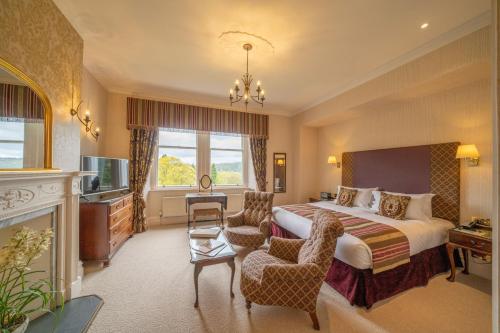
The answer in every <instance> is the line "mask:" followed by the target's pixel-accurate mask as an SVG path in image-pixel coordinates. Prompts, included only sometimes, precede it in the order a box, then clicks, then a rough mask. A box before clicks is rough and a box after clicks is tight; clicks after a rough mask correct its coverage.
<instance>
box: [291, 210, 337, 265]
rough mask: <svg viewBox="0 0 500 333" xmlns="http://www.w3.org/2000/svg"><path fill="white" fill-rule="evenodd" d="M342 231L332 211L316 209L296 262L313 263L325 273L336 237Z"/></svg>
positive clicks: (330, 259) (331, 256) (331, 257)
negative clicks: (307, 235)
mask: <svg viewBox="0 0 500 333" xmlns="http://www.w3.org/2000/svg"><path fill="white" fill-rule="evenodd" d="M343 233H344V226H343V225H342V223H341V222H340V221H339V220H338V219H337V217H336V216H335V215H334V214H333V213H332V212H330V211H328V210H324V209H321V210H318V211H316V213H315V214H314V219H313V222H312V226H311V233H310V235H309V238H308V239H307V240H306V241H305V243H304V245H302V248H301V249H300V252H299V257H298V263H299V264H305V263H315V264H317V265H319V266H320V267H321V268H322V270H323V271H324V274H326V272H327V271H328V269H329V267H330V266H331V264H332V260H333V255H334V253H335V247H336V246H337V238H338V237H340V236H342V234H343Z"/></svg>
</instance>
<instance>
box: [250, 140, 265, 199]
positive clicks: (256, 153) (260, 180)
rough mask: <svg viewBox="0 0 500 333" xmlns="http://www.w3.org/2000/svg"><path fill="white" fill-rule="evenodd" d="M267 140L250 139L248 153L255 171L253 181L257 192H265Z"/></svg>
mask: <svg viewBox="0 0 500 333" xmlns="http://www.w3.org/2000/svg"><path fill="white" fill-rule="evenodd" d="M266 144H267V139H266V138H262V137H250V151H251V152H252V164H253V169H254V171H255V180H256V182H257V189H258V190H259V191H265V190H266V155H267V149H266Z"/></svg>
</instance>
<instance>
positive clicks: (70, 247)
mask: <svg viewBox="0 0 500 333" xmlns="http://www.w3.org/2000/svg"><path fill="white" fill-rule="evenodd" d="M80 181H81V177H80V176H79V173H78V172H62V171H55V170H54V171H52V170H49V171H37V172H27V171H19V172H0V235H1V234H2V232H6V230H7V228H10V227H16V226H22V225H23V224H24V223H27V222H28V221H31V220H33V219H36V218H39V217H41V216H43V215H47V214H49V216H50V226H51V227H52V228H53V229H54V231H55V236H54V239H53V245H52V249H51V251H50V252H51V258H50V264H49V265H48V266H49V267H45V268H44V269H45V270H47V272H49V274H50V277H51V279H52V281H54V282H55V286H56V289H57V291H60V292H62V293H63V294H64V296H65V299H67V300H68V299H71V298H74V297H78V296H79V295H80V291H81V278H82V266H81V262H80V261H79V241H78V239H79V221H78V218H79V213H78V212H79V205H78V198H79V195H80Z"/></svg>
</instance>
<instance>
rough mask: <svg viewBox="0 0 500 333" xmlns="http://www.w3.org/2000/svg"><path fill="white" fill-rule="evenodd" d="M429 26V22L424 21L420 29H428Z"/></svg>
mask: <svg viewBox="0 0 500 333" xmlns="http://www.w3.org/2000/svg"><path fill="white" fill-rule="evenodd" d="M428 26H429V23H427V22H425V23H422V25H421V26H420V29H426V28H427V27H428Z"/></svg>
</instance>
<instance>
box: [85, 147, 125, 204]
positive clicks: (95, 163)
mask: <svg viewBox="0 0 500 333" xmlns="http://www.w3.org/2000/svg"><path fill="white" fill-rule="evenodd" d="M80 170H81V171H85V172H91V173H92V174H91V175H86V176H83V177H82V192H83V195H87V194H93V193H100V192H109V191H117V190H125V189H128V160H125V159H118V158H105V157H94V156H82V158H81V163H80Z"/></svg>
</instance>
